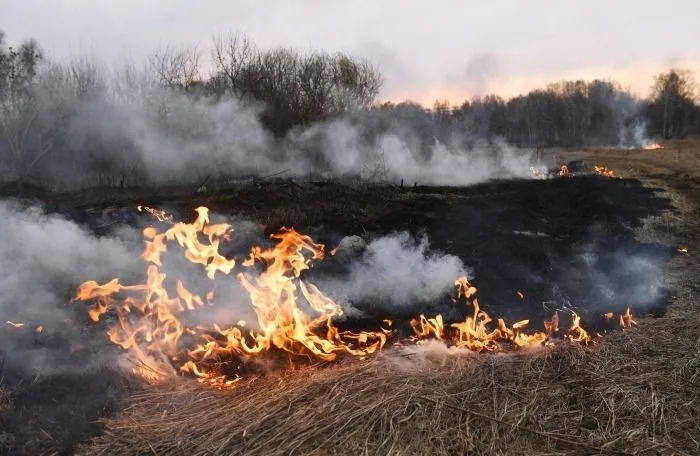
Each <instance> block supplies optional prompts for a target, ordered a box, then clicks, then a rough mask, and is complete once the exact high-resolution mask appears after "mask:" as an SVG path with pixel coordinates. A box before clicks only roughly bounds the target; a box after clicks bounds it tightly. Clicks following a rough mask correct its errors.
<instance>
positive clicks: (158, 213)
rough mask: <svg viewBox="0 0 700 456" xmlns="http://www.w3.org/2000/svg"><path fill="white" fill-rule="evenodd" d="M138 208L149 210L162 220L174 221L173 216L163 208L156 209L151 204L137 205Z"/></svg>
mask: <svg viewBox="0 0 700 456" xmlns="http://www.w3.org/2000/svg"><path fill="white" fill-rule="evenodd" d="M136 209H138V211H139V212H148V213H149V214H151V215H152V216H154V217H155V218H157V219H158V221H160V222H169V223H173V216H172V215H171V214H168V213H167V212H165V211H163V210H158V209H154V208H152V207H149V206H136Z"/></svg>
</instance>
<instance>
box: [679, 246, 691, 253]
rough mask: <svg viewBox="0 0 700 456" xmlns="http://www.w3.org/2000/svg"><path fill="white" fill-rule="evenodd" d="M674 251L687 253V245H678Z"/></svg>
mask: <svg viewBox="0 0 700 456" xmlns="http://www.w3.org/2000/svg"><path fill="white" fill-rule="evenodd" d="M676 252H678V253H688V247H687V246H685V245H679V246H678V248H677V249H676Z"/></svg>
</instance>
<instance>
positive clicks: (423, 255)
mask: <svg viewBox="0 0 700 456" xmlns="http://www.w3.org/2000/svg"><path fill="white" fill-rule="evenodd" d="M348 268H349V272H348V273H347V274H346V275H343V276H341V277H333V278H324V279H323V280H320V281H318V282H317V283H318V285H319V286H320V288H321V289H322V290H324V292H326V293H327V294H329V295H330V296H332V297H333V298H335V299H337V300H338V301H339V302H340V303H342V304H343V305H344V306H345V307H346V309H347V311H348V312H347V313H348V315H351V316H352V315H357V314H358V310H359V313H360V314H361V313H362V310H363V304H368V303H370V304H371V305H372V306H373V308H374V309H376V310H379V311H383V312H386V313H390V314H392V315H397V314H412V313H413V312H414V311H415V309H416V308H418V307H419V306H421V305H429V306H430V305H432V306H437V305H439V304H440V303H441V302H442V298H444V297H445V296H447V295H449V294H450V293H453V292H454V289H455V288H454V282H455V280H456V279H457V278H458V277H460V276H463V275H468V274H470V272H469V270H468V269H467V268H466V267H465V266H464V264H463V263H462V261H461V260H460V259H459V258H458V257H456V256H454V255H450V254H446V253H443V252H437V251H432V250H431V249H430V243H429V241H428V238H427V237H425V236H423V237H421V238H419V239H415V238H413V237H412V236H411V235H410V234H409V233H407V232H399V233H394V234H390V235H386V236H382V237H379V238H377V239H375V240H373V241H372V242H370V243H369V245H368V246H367V248H366V249H365V250H364V252H362V254H361V255H360V256H358V257H357V258H355V259H353V260H352V261H351V262H349V264H348Z"/></svg>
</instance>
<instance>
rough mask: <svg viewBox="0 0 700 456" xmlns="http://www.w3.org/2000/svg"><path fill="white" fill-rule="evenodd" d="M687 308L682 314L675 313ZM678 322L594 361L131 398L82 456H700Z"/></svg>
mask: <svg viewBox="0 0 700 456" xmlns="http://www.w3.org/2000/svg"><path fill="white" fill-rule="evenodd" d="M676 304H678V303H676ZM677 307H678V306H676V309H675V310H674V312H673V315H672V316H670V317H667V318H668V319H667V320H646V321H642V322H641V323H640V326H639V328H638V329H637V330H635V331H634V332H628V333H620V334H615V335H613V336H611V337H609V338H607V339H606V340H605V341H604V342H603V343H601V344H599V345H597V346H594V347H592V348H586V349H584V348H579V347H572V346H561V347H558V348H555V349H550V350H546V351H542V352H540V353H535V354H513V355H505V356H473V355H471V354H464V353H463V354H454V353H446V352H445V351H441V350H431V349H429V348H428V349H426V350H423V351H420V352H418V353H416V354H415V355H413V356H409V357H401V356H397V355H396V354H393V355H392V354H390V353H388V354H385V355H383V356H381V357H378V358H376V359H373V360H372V361H368V362H353V363H348V364H347V365H341V366H336V367H333V368H328V369H320V370H319V369H302V370H300V371H297V372H293V373H289V374H286V375H285V376H283V377H278V378H267V379H261V380H257V381H253V382H251V383H249V384H247V385H244V386H243V387H241V388H239V389H238V390H236V391H233V392H216V391H210V390H205V389H201V388H199V387H197V386H195V385H192V384H191V383H187V382H182V383H180V384H177V385H171V387H167V388H160V387H158V388H153V389H150V390H147V391H145V392H143V393H141V394H139V395H137V396H136V397H134V398H133V402H132V405H131V406H130V407H129V408H128V409H126V410H125V411H124V412H123V413H122V414H121V415H120V416H119V417H118V418H116V419H113V420H109V421H108V422H107V423H108V431H107V433H106V434H105V436H103V437H101V438H100V439H98V440H97V441H96V442H95V443H94V444H93V445H91V446H88V447H85V448H84V449H83V453H82V454H115V455H116V454H120V455H121V454H159V455H163V454H191V455H210V454H213V455H219V454H220V455H224V454H226V455H232V454H246V455H248V454H264V455H278V454H279V455H282V454H339V455H340V454H343V455H345V454H431V455H452V454H528V455H535V454H538V455H539V454H541V455H545V454H598V453H606V454H697V452H698V451H700V442H698V439H700V412H699V411H698V406H697V404H696V401H697V391H698V386H700V385H699V383H700V382H699V381H698V380H699V377H700V360H699V358H698V356H699V354H700V340H698V339H697V338H696V339H692V338H690V337H679V336H681V335H688V334H691V333H693V334H696V335H697V334H698V330H699V328H698V321H697V318H689V317H691V315H684V314H683V313H682V312H681V311H679V310H678V308H677Z"/></svg>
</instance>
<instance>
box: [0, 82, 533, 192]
mask: <svg viewBox="0 0 700 456" xmlns="http://www.w3.org/2000/svg"><path fill="white" fill-rule="evenodd" d="M88 70H90V71H88ZM76 71H78V73H79V72H80V71H83V72H87V73H89V74H92V73H90V72H99V71H101V70H99V68H87V69H82V70H81V69H80V68H78V69H77V70H76ZM64 73H65V70H56V69H53V70H51V71H49V70H47V71H46V73H45V74H43V75H42V78H41V79H40V84H39V86H38V87H37V89H36V90H37V96H36V97H34V98H33V99H32V101H31V103H34V105H33V106H31V107H29V108H27V109H32V110H35V111H36V112H37V113H39V116H38V118H37V121H36V125H30V127H31V129H32V134H29V135H27V137H28V138H30V139H31V140H28V141H29V142H28V143H27V144H26V145H25V149H26V153H25V154H26V155H27V157H25V158H26V162H31V163H32V165H31V167H30V168H28V169H24V170H18V171H16V172H20V171H21V172H25V173H28V175H29V176H30V177H33V178H34V179H35V180H37V181H40V182H41V184H42V185H46V183H50V184H51V186H52V187H54V188H56V189H75V188H84V187H90V186H100V185H126V186H142V185H144V184H146V185H149V184H155V185H163V184H169V183H173V184H192V183H199V182H202V181H204V180H205V179H211V178H214V179H216V178H221V179H225V178H236V177H242V176H245V177H247V176H250V175H255V176H267V175H272V174H277V173H281V174H283V175H284V177H301V176H304V177H307V176H308V175H309V173H315V174H326V175H328V176H330V177H334V178H345V179H360V180H362V181H365V182H366V181H370V182H394V183H397V182H398V181H400V180H402V179H404V180H406V181H412V182H417V183H421V184H426V185H427V184H434V185H469V184H474V183H478V182H483V181H486V180H490V179H498V178H513V177H518V178H529V177H530V173H529V163H530V154H529V152H528V151H526V150H518V149H515V148H513V147H510V146H509V145H508V144H506V143H505V142H504V141H498V140H490V141H483V140H481V139H480V136H479V135H474V134H471V133H470V132H469V131H468V130H464V129H460V128H456V127H450V131H449V132H444V131H438V130H440V129H443V130H444V128H442V127H440V126H439V121H437V120H436V119H432V118H431V117H430V116H431V115H430V114H429V113H426V112H425V111H421V112H420V113H417V112H415V113H411V112H408V111H407V112H399V111H397V112H384V111H382V110H381V109H357V110H353V111H348V112H347V114H345V115H342V116H340V117H335V118H334V119H332V120H328V121H324V122H317V123H315V124H310V125H308V126H306V127H303V128H297V129H294V130H292V131H290V132H289V133H288V134H287V135H286V136H284V137H282V138H280V137H276V136H275V135H273V134H272V132H271V131H269V130H268V129H267V128H266V127H265V125H264V124H263V122H262V121H261V118H262V117H264V108H265V107H264V106H262V105H260V104H259V103H257V102H254V101H251V100H246V101H245V102H244V101H241V100H240V99H238V98H236V97H234V96H232V95H226V96H222V97H210V96H206V95H204V94H203V93H199V92H195V93H185V92H180V91H176V90H171V89H166V88H163V87H159V86H158V85H157V84H155V83H154V82H153V81H149V80H148V78H147V77H146V76H143V77H141V78H137V77H132V78H130V79H128V78H127V79H128V80H127V81H126V82H125V81H121V80H119V78H120V77H122V76H120V75H119V74H117V76H115V77H114V79H115V80H114V81H112V80H110V79H109V78H108V77H107V76H104V75H103V76H99V75H97V76H94V78H93V79H94V80H95V81H94V82H93V83H92V86H89V87H87V88H85V87H82V86H80V85H79V84H77V83H76V81H73V80H72V79H71V77H70V75H66V74H64ZM127 83H128V84H127ZM417 116H422V118H420V119H419V118H418V117H417ZM20 123H21V122H20ZM15 127H16V128H18V129H20V130H21V129H22V128H23V127H24V126H23V125H20V124H17V125H16V126H15ZM15 127H13V128H15ZM35 129H36V131H34V130H35ZM18 131H19V130H18ZM45 151H48V152H46V153H45ZM44 153H45V154H44ZM0 155H1V154H0ZM35 156H40V157H39V158H38V159H36V160H35V158H36V157H35ZM0 162H2V160H0ZM13 166H14V165H13ZM11 174H12V173H11V172H10V171H7V170H6V172H5V176H4V177H5V178H8V177H9V178H12V176H11ZM0 177H3V176H0ZM15 178H16V176H15Z"/></svg>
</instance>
